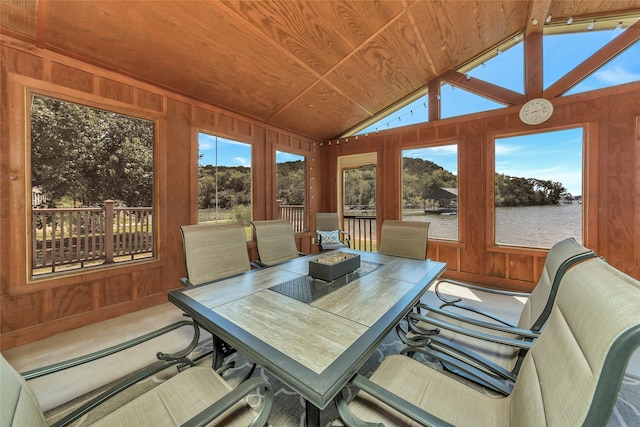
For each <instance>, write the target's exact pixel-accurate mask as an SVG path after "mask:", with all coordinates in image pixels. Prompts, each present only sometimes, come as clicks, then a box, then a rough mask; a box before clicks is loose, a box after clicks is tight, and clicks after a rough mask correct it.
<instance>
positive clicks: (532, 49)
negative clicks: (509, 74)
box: [524, 0, 551, 99]
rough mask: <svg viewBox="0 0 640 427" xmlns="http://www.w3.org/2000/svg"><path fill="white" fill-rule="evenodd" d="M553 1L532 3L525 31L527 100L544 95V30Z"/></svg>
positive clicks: (536, 0)
mask: <svg viewBox="0 0 640 427" xmlns="http://www.w3.org/2000/svg"><path fill="white" fill-rule="evenodd" d="M550 6H551V0H534V1H532V2H531V10H530V11H529V19H527V23H526V26H525V31H524V65H525V67H524V93H525V94H526V95H527V96H526V98H527V99H531V98H538V97H540V96H542V93H543V88H544V86H543V67H542V29H543V27H544V24H545V20H546V19H547V16H549V7H550Z"/></svg>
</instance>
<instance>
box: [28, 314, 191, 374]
mask: <svg viewBox="0 0 640 427" xmlns="http://www.w3.org/2000/svg"><path fill="white" fill-rule="evenodd" d="M183 326H191V327H193V328H194V333H193V334H194V337H193V339H192V340H191V342H190V343H189V345H188V346H187V347H186V348H185V349H184V350H181V351H180V352H178V353H175V354H172V355H171V354H168V355H165V354H164V353H162V352H158V354H157V355H156V356H157V357H158V358H159V359H161V360H167V359H168V358H175V359H181V358H183V357H185V356H186V355H187V354H189V353H191V351H193V349H194V348H195V347H196V345H197V344H198V341H199V340H200V328H199V327H198V325H196V324H195V323H194V322H192V321H190V320H181V321H180V322H175V323H172V324H171V325H167V326H165V327H163V328H160V329H156V330H155V331H152V332H149V333H147V334H145V335H141V336H139V337H137V338H133V339H131V340H129V341H125V342H123V343H120V344H116V345H114V346H111V347H108V348H105V349H102V350H98V351H96V352H93V353H89V354H85V355H83V356H79V357H75V358H73V359H69V360H65V361H62V362H58V363H54V364H51V365H47V366H43V367H41V368H37V369H32V370H30V371H26V372H22V373H20V375H22V377H23V378H24V379H25V380H31V379H34V378H39V377H43V376H45V375H49V374H53V373H55V372H60V371H64V370H65V369H69V368H73V367H75V366H79V365H82V364H84V363H88V362H92V361H94V360H98V359H101V358H103V357H107V356H110V355H112V354H115V353H118V352H120V351H123V350H126V349H128V348H131V347H135V346H136V345H139V344H142V343H143V342H147V341H149V340H152V339H154V338H157V337H159V336H160V335H164V334H166V333H168V332H171V331H173V330H175V329H178V328H181V327H183ZM180 362H182V361H180Z"/></svg>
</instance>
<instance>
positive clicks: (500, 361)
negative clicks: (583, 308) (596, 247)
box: [397, 238, 595, 394]
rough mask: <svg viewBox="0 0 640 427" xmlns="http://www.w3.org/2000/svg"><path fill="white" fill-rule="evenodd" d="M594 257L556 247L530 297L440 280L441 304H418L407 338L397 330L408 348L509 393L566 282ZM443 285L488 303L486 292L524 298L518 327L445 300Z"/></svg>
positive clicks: (574, 247)
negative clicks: (568, 275) (570, 271)
mask: <svg viewBox="0 0 640 427" xmlns="http://www.w3.org/2000/svg"><path fill="white" fill-rule="evenodd" d="M593 257H595V253H594V252H593V251H592V250H590V249H587V248H585V247H584V246H583V245H581V244H580V243H578V242H577V241H576V240H575V239H574V238H568V239H565V240H562V241H560V242H558V243H556V244H555V245H553V246H552V247H551V249H550V250H549V253H548V255H547V259H546V261H545V264H544V267H543V270H542V274H541V276H540V279H539V280H538V283H537V285H536V287H535V288H534V290H533V291H532V292H531V294H526V293H518V292H508V291H499V290H492V289H488V288H481V287H478V286H473V285H469V284H466V283H462V282H456V281H452V280H447V279H445V280H442V281H441V282H439V283H438V284H437V285H436V289H435V292H436V295H438V297H439V298H440V299H441V300H442V301H443V304H442V305H440V306H439V307H435V306H432V305H427V304H423V303H419V304H418V305H417V306H416V307H417V312H413V313H410V314H409V315H408V316H407V320H408V325H409V331H408V333H407V332H405V331H403V330H402V329H400V328H397V330H398V332H399V335H400V337H401V338H402V339H403V340H404V341H405V343H406V344H409V345H410V346H418V347H420V346H425V345H426V348H425V349H424V351H423V353H428V354H429V355H430V356H432V357H433V358H436V359H438V360H439V361H440V362H441V363H442V365H443V367H444V368H446V369H448V370H450V371H452V372H455V373H457V374H459V375H462V376H465V377H467V378H469V379H472V380H474V381H477V382H479V383H481V384H483V385H485V386H487V387H491V388H493V389H494V390H496V391H499V392H501V393H503V394H508V393H509V392H510V390H511V387H512V384H513V381H514V380H515V378H516V376H517V375H518V370H519V368H520V364H521V362H522V358H523V357H524V354H525V353H526V351H527V350H528V349H529V348H530V346H531V341H532V340H534V339H536V338H537V337H538V336H539V334H540V331H541V329H542V327H543V326H544V324H545V323H546V321H547V319H548V317H549V314H550V313H551V307H552V305H553V301H554V299H555V297H556V294H557V292H558V287H559V285H560V283H561V282H562V277H563V276H564V274H565V273H566V272H567V270H568V269H569V268H570V267H572V266H573V265H575V264H576V263H578V262H580V261H583V260H586V259H589V258H593ZM444 282H448V283H452V284H454V285H457V286H461V287H463V289H464V290H465V291H471V292H473V296H477V297H478V298H477V299H478V300H480V301H482V300H483V299H484V298H482V296H481V294H482V293H486V294H487V295H491V296H492V295H501V296H503V297H510V298H514V297H515V298H523V299H524V298H526V303H525V304H524V307H523V309H522V311H521V313H520V319H519V321H518V323H517V325H516V324H513V323H510V322H508V321H506V320H504V319H502V318H501V317H500V316H497V315H495V314H494V313H492V312H489V311H487V310H486V309H485V308H483V307H482V304H478V303H475V302H473V301H472V300H471V299H468V300H467V301H464V302H463V301H462V299H461V298H447V297H445V296H444V295H442V294H441V293H440V292H439V290H438V286H439V285H440V283H444ZM494 303H495V301H494ZM461 312H462V313H465V314H461ZM487 374H488V375H487ZM505 380H506V382H505Z"/></svg>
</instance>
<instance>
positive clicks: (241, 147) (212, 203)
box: [198, 133, 252, 228]
mask: <svg viewBox="0 0 640 427" xmlns="http://www.w3.org/2000/svg"><path fill="white" fill-rule="evenodd" d="M198 146H199V160H198V223H200V224H202V223H207V222H213V223H223V224H224V223H240V224H242V225H244V226H245V227H247V228H248V227H249V226H250V223H251V215H252V208H251V144H246V143H244V142H239V141H233V140H230V139H226V138H221V137H218V136H214V135H209V134H206V133H200V134H199V135H198Z"/></svg>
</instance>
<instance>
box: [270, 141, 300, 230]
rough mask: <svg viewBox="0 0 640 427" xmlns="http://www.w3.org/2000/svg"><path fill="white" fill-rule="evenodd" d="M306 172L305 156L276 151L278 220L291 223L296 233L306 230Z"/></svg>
mask: <svg viewBox="0 0 640 427" xmlns="http://www.w3.org/2000/svg"><path fill="white" fill-rule="evenodd" d="M306 170H307V168H306V161H305V157H304V156H300V155H297V154H292V153H287V152H285V151H276V204H277V206H278V218H280V219H285V220H287V221H289V222H291V224H293V229H294V230H295V231H296V232H301V231H304V230H305V229H306V218H305V200H306V190H305V189H306V188H307V182H306Z"/></svg>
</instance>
